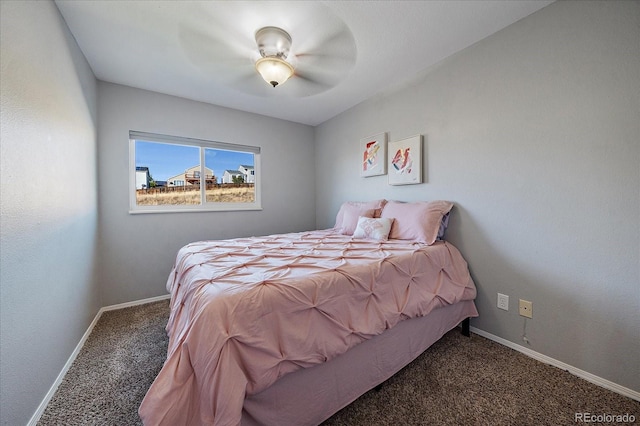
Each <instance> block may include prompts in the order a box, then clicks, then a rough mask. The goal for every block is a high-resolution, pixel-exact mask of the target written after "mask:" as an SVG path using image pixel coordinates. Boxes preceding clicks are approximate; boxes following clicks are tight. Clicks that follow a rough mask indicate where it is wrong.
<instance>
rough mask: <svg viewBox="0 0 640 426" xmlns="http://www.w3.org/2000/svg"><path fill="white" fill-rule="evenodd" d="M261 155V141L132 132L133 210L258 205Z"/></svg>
mask: <svg viewBox="0 0 640 426" xmlns="http://www.w3.org/2000/svg"><path fill="white" fill-rule="evenodd" d="M259 158H260V148H259V147H253V146H246V145H237V144H229V143H221V142H212V141H204V140H197V139H188V138H180V137H173V136H164V135H153V134H147V133H141V132H131V133H130V163H131V166H130V168H131V173H132V175H131V178H130V184H131V190H132V194H131V211H132V212H157V211H176V210H254V209H259V208H260V193H259V185H258V183H259V176H258V171H259Z"/></svg>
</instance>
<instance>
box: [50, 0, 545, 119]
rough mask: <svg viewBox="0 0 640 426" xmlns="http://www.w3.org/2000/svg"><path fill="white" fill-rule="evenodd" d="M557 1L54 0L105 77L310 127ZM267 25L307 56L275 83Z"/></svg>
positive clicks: (299, 55)
mask: <svg viewBox="0 0 640 426" xmlns="http://www.w3.org/2000/svg"><path fill="white" fill-rule="evenodd" d="M550 3H552V1H548V0H535V1H525V0H519V1H515V0H514V1H506V0H497V1H484V0H468V1H449V0H447V1H435V0H431V1H329V2H311V1H289V2H276V1H178V0H175V1H153V0H143V1H105V0H93V1H75V0H56V4H57V6H58V8H59V9H60V12H61V13H62V15H63V17H64V19H65V21H66V22H67V25H68V26H69V28H70V29H71V32H72V33H73V35H74V37H75V39H76V40H77V42H78V45H79V46H80V49H81V50H82V52H83V53H84V55H85V56H86V58H87V60H88V61H89V65H90V66H91V68H92V70H93V72H94V73H95V75H96V77H97V78H98V79H100V80H103V81H107V82H113V83H118V84H123V85H127V86H132V87H137V88H141V89H146V90H152V91H155V92H160V93H166V94H170V95H175V96H180V97H183V98H187V99H193V100H197V101H202V102H207V103H211V104H215V105H221V106H225V107H230V108H235V109H239V110H243V111H248V112H254V113H258V114H263V115H267V116H271V117H276V118H281V119H284V120H290V121H294V122H299V123H304V124H309V125H317V124H320V123H322V122H324V121H326V120H328V119H330V118H331V117H334V116H336V115H337V114H339V113H341V112H343V111H345V110H347V109H349V108H350V107H352V106H354V105H356V104H358V103H360V102H362V101H363V100H365V99H367V98H370V97H372V96H374V95H375V94H377V93H379V92H381V91H384V90H385V89H387V88H389V87H390V86H395V85H397V84H399V83H402V82H403V81H406V80H408V79H410V78H412V77H413V76H415V75H416V74H417V73H418V72H420V71H422V70H424V69H426V68H428V67H429V66H431V65H433V64H435V63H437V62H439V61H441V60H442V59H444V58H446V57H447V56H450V55H452V54H453V53H455V52H457V51H459V50H461V49H464V48H465V47H468V46H470V45H472V44H473V43H475V42H477V41H479V40H481V39H483V38H485V37H487V36H489V35H491V34H493V33H495V32H496V31H499V30H500V29H502V28H504V27H506V26H508V25H510V24H512V23H514V22H516V21H518V20H519V19H522V18H523V17H525V16H527V15H529V14H531V13H533V12H535V11H536V10H538V9H541V8H543V7H545V6H546V5H548V4H550ZM269 25H274V26H279V27H281V28H283V29H285V30H286V31H288V32H289V33H290V34H291V37H292V39H293V44H292V48H291V50H292V61H293V62H294V65H295V61H296V58H297V59H298V60H300V63H299V64H298V66H297V67H296V72H299V76H294V77H292V79H291V80H289V81H287V82H286V83H284V84H283V85H281V86H278V87H276V88H272V87H270V86H268V85H267V83H266V82H264V80H262V79H261V77H260V76H259V75H258V74H257V73H256V72H255V69H254V67H253V64H252V58H253V57H255V54H256V52H257V48H256V47H255V40H254V34H255V31H256V30H258V29H259V28H261V27H264V26H269ZM296 53H297V56H296ZM310 59H312V60H311V61H310ZM305 61H306V62H305ZM306 70H308V71H309V73H308V74H306ZM305 74H306V75H307V76H311V78H312V79H316V78H317V79H320V80H323V83H324V84H319V85H312V84H310V83H309V81H307V80H305V79H304V77H305Z"/></svg>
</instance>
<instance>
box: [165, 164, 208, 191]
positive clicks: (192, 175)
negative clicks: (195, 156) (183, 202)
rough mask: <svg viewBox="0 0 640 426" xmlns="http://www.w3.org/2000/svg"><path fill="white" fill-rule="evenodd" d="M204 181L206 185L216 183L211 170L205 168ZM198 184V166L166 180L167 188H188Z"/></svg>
mask: <svg viewBox="0 0 640 426" xmlns="http://www.w3.org/2000/svg"><path fill="white" fill-rule="evenodd" d="M204 172H205V179H206V181H207V183H216V177H215V175H214V174H213V170H211V169H209V168H207V167H205V168H204ZM199 184H200V165H197V166H193V167H190V168H188V169H187V170H185V171H184V172H183V173H180V174H179V175H175V176H172V177H170V178H169V179H167V186H169V187H171V186H190V185H199Z"/></svg>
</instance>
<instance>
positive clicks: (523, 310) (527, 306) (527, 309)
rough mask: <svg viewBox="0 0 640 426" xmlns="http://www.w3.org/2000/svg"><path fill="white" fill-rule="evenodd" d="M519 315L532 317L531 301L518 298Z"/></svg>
mask: <svg viewBox="0 0 640 426" xmlns="http://www.w3.org/2000/svg"><path fill="white" fill-rule="evenodd" d="M520 315H521V316H523V317H527V318H533V303H531V302H529V301H528V300H522V299H520Z"/></svg>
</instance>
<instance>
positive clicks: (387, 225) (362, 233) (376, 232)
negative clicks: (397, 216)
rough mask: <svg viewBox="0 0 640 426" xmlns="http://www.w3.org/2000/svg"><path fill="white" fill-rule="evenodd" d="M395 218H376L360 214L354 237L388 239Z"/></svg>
mask: <svg viewBox="0 0 640 426" xmlns="http://www.w3.org/2000/svg"><path fill="white" fill-rule="evenodd" d="M391 224H393V218H391V217H386V218H380V219H375V218H372V217H364V216H360V217H359V218H358V224H357V225H356V230H355V231H354V232H353V238H368V239H372V240H378V241H387V239H388V238H389V231H391Z"/></svg>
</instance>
